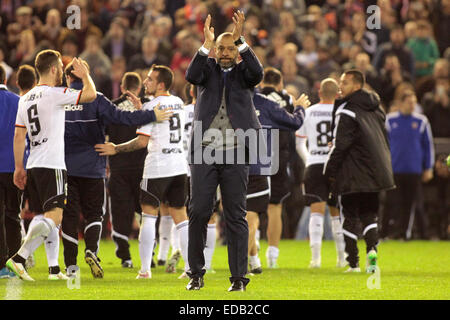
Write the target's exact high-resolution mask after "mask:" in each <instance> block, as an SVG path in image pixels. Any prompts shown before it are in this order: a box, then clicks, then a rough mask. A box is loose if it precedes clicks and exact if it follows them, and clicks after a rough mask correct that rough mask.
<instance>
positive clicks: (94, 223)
mask: <svg viewBox="0 0 450 320" xmlns="http://www.w3.org/2000/svg"><path fill="white" fill-rule="evenodd" d="M80 181H81V188H80V204H81V212H82V214H83V216H84V220H85V227H84V242H85V244H86V248H85V250H84V253H85V261H86V263H87V264H88V265H89V267H90V268H91V272H92V275H93V276H94V278H103V275H104V271H103V268H102V267H101V265H100V262H101V261H100V258H99V257H98V251H99V249H100V239H101V235H102V222H103V215H104V214H105V212H106V207H105V205H106V194H105V180H104V179H102V178H101V179H96V178H80Z"/></svg>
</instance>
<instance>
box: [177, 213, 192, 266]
mask: <svg viewBox="0 0 450 320" xmlns="http://www.w3.org/2000/svg"><path fill="white" fill-rule="evenodd" d="M177 233H178V236H179V238H180V251H181V257H183V260H184V271H189V262H188V241H189V221H188V220H184V221H183V222H180V223H179V224H177Z"/></svg>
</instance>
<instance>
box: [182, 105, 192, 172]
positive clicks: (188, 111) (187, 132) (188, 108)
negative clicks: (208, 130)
mask: <svg viewBox="0 0 450 320" xmlns="http://www.w3.org/2000/svg"><path fill="white" fill-rule="evenodd" d="M184 117H185V121H186V122H185V124H184V139H183V141H184V152H185V153H186V161H187V159H188V152H189V144H190V142H191V131H192V125H193V124H194V105H193V104H188V105H185V106H184ZM187 169H188V173H187V174H188V176H189V177H190V176H191V171H190V169H189V165H188V166H187Z"/></svg>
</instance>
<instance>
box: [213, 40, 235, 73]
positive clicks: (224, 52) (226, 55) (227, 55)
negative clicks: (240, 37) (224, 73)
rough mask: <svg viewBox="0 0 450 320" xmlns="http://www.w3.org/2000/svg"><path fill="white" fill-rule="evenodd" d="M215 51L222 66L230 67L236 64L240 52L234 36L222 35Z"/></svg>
mask: <svg viewBox="0 0 450 320" xmlns="http://www.w3.org/2000/svg"><path fill="white" fill-rule="evenodd" d="M215 51H216V57H217V61H218V62H219V65H220V66H221V67H222V68H224V69H226V68H230V67H232V66H234V65H235V64H236V62H237V57H238V54H239V53H238V49H237V47H236V45H235V44H234V41H233V38H232V37H220V38H219V40H218V41H217V44H216V49H215Z"/></svg>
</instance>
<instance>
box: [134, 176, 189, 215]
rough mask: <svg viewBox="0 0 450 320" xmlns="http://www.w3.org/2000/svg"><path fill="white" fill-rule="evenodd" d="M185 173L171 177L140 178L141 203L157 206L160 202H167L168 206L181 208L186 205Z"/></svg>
mask: <svg viewBox="0 0 450 320" xmlns="http://www.w3.org/2000/svg"><path fill="white" fill-rule="evenodd" d="M187 188H188V186H187V175H185V174H181V175H178V176H173V177H165V178H156V179H142V181H141V203H142V204H147V205H151V206H153V207H159V205H160V203H161V202H163V203H167V204H168V205H169V207H172V208H181V207H184V206H185V205H186V198H187Z"/></svg>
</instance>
